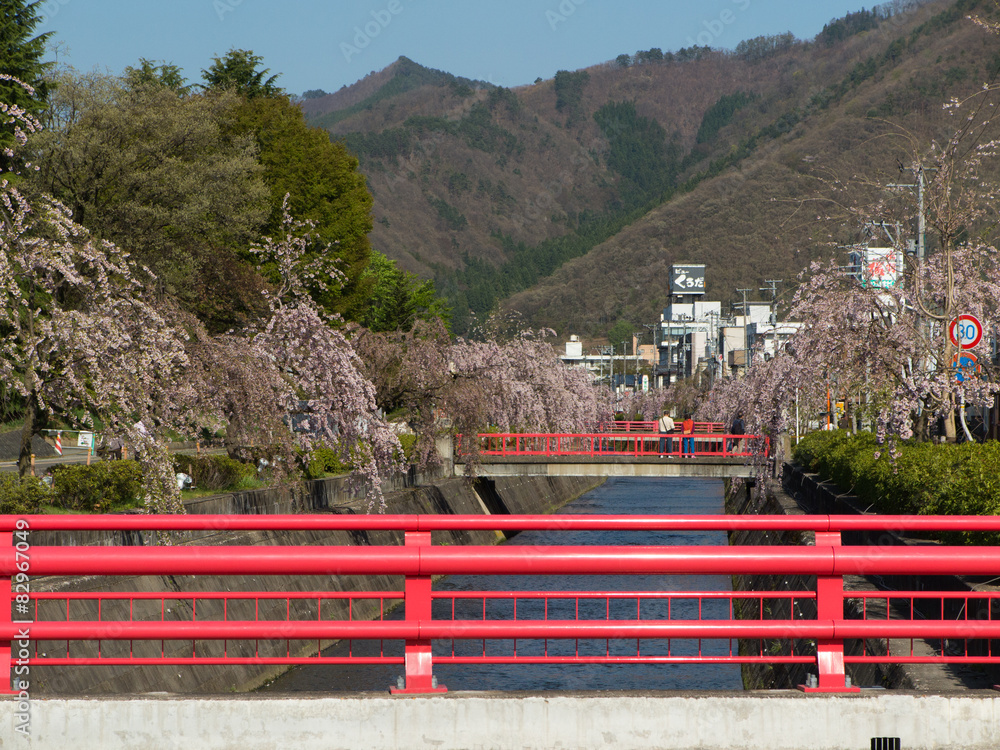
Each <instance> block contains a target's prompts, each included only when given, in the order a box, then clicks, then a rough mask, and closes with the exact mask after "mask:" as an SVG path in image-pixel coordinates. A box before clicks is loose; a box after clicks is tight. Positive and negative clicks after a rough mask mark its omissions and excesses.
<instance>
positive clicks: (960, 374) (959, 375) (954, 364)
mask: <svg viewBox="0 0 1000 750" xmlns="http://www.w3.org/2000/svg"><path fill="white" fill-rule="evenodd" d="M951 369H952V370H954V371H955V379H956V380H957V381H958V382H959V383H964V382H965V379H966V378H974V377H976V376H977V375H978V374H979V372H980V370H982V365H980V364H979V358H978V357H977V356H976V355H975V354H973V353H972V352H958V353H957V354H955V356H953V357H952V358H951Z"/></svg>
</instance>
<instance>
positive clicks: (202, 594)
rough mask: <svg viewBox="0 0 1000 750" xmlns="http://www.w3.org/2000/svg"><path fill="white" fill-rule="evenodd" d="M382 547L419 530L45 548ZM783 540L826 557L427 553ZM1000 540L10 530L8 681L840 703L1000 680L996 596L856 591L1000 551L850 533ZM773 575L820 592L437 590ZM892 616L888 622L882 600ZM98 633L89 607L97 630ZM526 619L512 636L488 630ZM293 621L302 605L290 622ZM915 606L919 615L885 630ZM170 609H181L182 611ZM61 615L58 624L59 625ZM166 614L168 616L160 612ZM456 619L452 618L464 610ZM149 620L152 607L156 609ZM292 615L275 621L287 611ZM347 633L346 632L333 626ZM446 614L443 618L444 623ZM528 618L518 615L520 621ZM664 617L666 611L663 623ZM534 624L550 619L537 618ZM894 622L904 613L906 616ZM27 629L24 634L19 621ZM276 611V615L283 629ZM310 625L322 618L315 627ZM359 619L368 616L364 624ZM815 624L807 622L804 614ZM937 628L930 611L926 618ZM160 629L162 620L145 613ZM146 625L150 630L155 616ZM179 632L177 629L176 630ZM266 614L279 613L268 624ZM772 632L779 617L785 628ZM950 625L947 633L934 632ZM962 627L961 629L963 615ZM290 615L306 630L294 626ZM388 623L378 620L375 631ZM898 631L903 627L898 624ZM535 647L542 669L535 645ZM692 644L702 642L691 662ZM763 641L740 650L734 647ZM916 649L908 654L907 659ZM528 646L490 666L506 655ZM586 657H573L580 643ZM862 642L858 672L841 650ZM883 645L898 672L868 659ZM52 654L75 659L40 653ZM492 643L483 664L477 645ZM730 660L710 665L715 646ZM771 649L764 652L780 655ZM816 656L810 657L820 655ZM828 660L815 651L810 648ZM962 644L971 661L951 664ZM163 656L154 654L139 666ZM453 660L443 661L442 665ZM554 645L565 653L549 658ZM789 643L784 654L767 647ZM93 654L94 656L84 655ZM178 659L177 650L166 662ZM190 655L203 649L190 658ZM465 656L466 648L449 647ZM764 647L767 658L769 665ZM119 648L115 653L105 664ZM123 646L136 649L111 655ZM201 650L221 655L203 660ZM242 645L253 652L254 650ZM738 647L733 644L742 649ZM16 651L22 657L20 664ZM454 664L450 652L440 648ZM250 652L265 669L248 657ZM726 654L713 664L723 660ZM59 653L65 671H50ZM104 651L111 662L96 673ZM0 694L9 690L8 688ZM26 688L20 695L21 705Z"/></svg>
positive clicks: (656, 524)
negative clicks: (515, 541) (54, 676)
mask: <svg viewBox="0 0 1000 750" xmlns="http://www.w3.org/2000/svg"><path fill="white" fill-rule="evenodd" d="M227 528H228V529H314V530H324V529H326V530H329V529H344V530H356V529H369V530H376V529H382V530H396V531H405V545H404V546H398V545H383V546H359V547H354V546H306V547H299V546H296V547H288V546H254V547H244V546H232V547H211V546H196V545H183V546H176V547H58V546H41V545H33V544H30V531H31V530H42V529H46V530H50V531H58V530H72V529H77V530H78V529H104V530H123V529H133V530H134V529H142V530H147V529H148V530H199V529H227ZM531 528H534V529H552V530H583V529H590V530H599V529H631V530H640V529H644V530H649V529H664V530H666V529H673V530H684V529H689V530H695V529H730V530H733V529H774V530H779V531H780V530H790V529H799V530H807V529H808V530H813V531H815V532H816V545H815V546H801V547H795V546H766V545H760V546H724V547H723V546H697V547H674V546H611V547H609V546H580V545H575V546H562V545H555V546H511V547H504V546H501V547H492V546H467V547H452V546H431V530H471V529H503V530H514V529H531ZM840 529H843V530H847V529H853V530H862V529H867V530H904V529H911V530H921V531H928V530H941V531H944V530H957V529H961V530H965V531H997V530H1000V518H998V517H995V516H989V517H979V516H972V517H969V516H963V517H931V516H920V517H914V516H883V517H872V518H868V517H855V516H799V517H783V516H782V517H773V518H772V517H761V516H757V517H729V516H636V517H602V516H559V515H555V516H501V517H479V516H422V515H417V516H414V515H403V516H338V515H320V516H251V517H247V516H239V517H233V516H26V517H16V516H0V593H2V594H3V597H0V598H6V600H7V601H5V602H0V658H2V659H3V661H2V663H0V674H2V673H4V672H6V675H7V679H6V681H4V682H0V684H2V685H5V686H6V685H11V684H12V683H11V681H10V677H11V674H12V667H13V665H14V664H15V663H16V664H17V665H27V666H33V665H98V664H105V665H107V664H131V665H137V664H294V663H331V664H336V663H346V662H363V663H392V664H403V665H404V667H405V674H406V687H405V688H404V689H403V692H429V691H434V690H442V689H443V688H441V687H438V686H436V683H435V680H434V676H433V665H434V664H435V663H454V664H464V663H472V662H480V663H484V662H485V663H516V662H522V663H560V664H563V663H565V664H569V663H577V664H579V663H639V662H643V663H682V662H684V663H731V664H742V663H801V664H813V665H815V666H816V667H817V670H818V673H819V681H818V682H819V684H818V686H817V687H815V688H807V689H808V690H819V691H827V692H829V691H844V690H848V689H849V688H848V687H847V686H846V683H845V671H844V666H845V664H850V663H910V662H957V663H983V662H985V663H998V662H1000V655H994V654H993V653H992V650H991V649H992V648H993V643H992V642H991V639H1000V618H994V617H993V611H994V609H996V608H997V606H998V605H1000V601H998V600H1000V592H980V591H973V592H956V591H895V592H884V591H863V592H850V591H849V592H845V591H844V589H843V576H845V575H895V574H906V575H909V574H928V575H959V574H963V575H988V576H996V575H998V574H1000V548H997V547H990V546H979V547H971V546H970V547H952V546H938V545H932V546H912V547H908V546H890V547H881V546H879V547H871V546H847V547H844V546H841V545H840V534H839V530H840ZM637 573H643V574H649V573H653V574H678V575H690V574H727V575H729V574H777V575H800V576H801V575H809V576H813V575H814V576H816V581H817V583H816V589H815V590H805V591H783V592H772V591H763V592H739V591H737V592H719V591H716V592H704V591H701V592H699V591H677V592H663V591H628V592H610V591H547V592H545V591H500V592H485V591H479V592H440V591H434V590H433V588H432V585H431V581H432V579H433V577H434V576H438V575H451V574H486V575H493V574H504V575H521V574H526V575H559V576H565V575H593V574H637ZM331 574H338V575H349V574H371V575H376V574H392V575H398V576H402V580H403V584H404V585H403V589H402V590H398V589H393V590H386V591H358V592H349V591H337V592H333V591H306V592H302V591H297V592H283V591H270V592H269V591H192V592H177V591H173V590H171V591H162V592H148V591H147V592H125V593H123V592H101V591H87V592H67V593H56V592H39V593H30V592H29V588H30V586H31V584H32V582H33V578H32V577H34V576H40V575H86V576H114V575H201V576H205V575H215V576H225V575H241V576H242V575H295V576H299V575H322V576H328V575H331ZM847 600H857V601H860V602H862V605H861V606H862V612H861V615H860V617H856V618H852V617H847V616H845V613H844V607H845V601H847ZM873 600H878V601H880V602H884V603H885V613H886V614H875V613H874V611H873V610H875V609H877V608H876V607H874V606H873V604H872V601H873ZM71 601H72V602H76V603H77V604H75V605H74V607H73V611H74V612H75V613H76V614H75V615H74V616H76V617H85V612H84V610H85V608H84V609H80V608H79V607H81V606H83V605H86V604H88V603H90V604H91V605H93V606H94V607H96V613H97V614H96V617H92V618H90V619H80V620H73V621H70V620H69V613H70V611H71V610H70V606H69V603H70V602H71ZM399 601H402V602H403V603H404V609H405V615H404V619H402V620H399V621H390V620H387V619H385V617H386V612H387V610H388V609H389V608H390V606H391V605H392V604H393V603H396V602H399ZM504 601H506V602H512V604H513V607H514V617H513V619H509V618H507V619H501V618H500V617H499V616H498V615H496V613H493V612H492V608H493V607H494V605H496V604H498V603H500V602H504ZM293 602H294V604H295V606H294V607H293ZM894 602H895V603H896V604H898V603H900V602H903V603H905V604H906V607H904V608H903V609H904V610H905V609H906V608H908V609H909V614H908V616H905V615H906V612H905V611H904V612H903V615H904V616H902V617H900V616H899V613H894V614H893V615H892V618H893V619H887V618H888V614H887V613H888V612H889V611H890V609H892V608H893V607H894V606H895V605H894ZM168 603H169V606H168ZM55 604H58V605H59V606H58V611H59V612H62V613H63V614H62V615H59V616H58V617H56V616H54V614H53V613H54V611H55V609H56V608H55V607H54V606H53V605H55ZM157 604H158V605H159V606H158V607H157V606H156V605H157ZM449 604H450V610H449ZM149 605H152V610H150V608H149ZM275 607H276V608H277V610H274V608H275ZM335 607H339V609H338V610H337V614H339V616H336V617H333V618H332V619H331V608H335ZM442 607H443V608H444V609H442ZM518 607H520V614H518V612H519V610H518ZM664 607H665V610H664ZM533 608H534V609H533ZM897 608H898V607H897ZM12 609H13V610H14V611H16V612H17V613H18V616H19V617H21V618H22V621H14V620H12V619H10V616H9V615H7V616H6V617H5V616H4V615H5V613H10V612H11V611H12ZM272 610H274V611H272ZM302 610H308V612H306V613H305V615H303V614H302ZM361 610H366V611H365V612H362V611H361ZM803 610H808V611H805V612H804V611H803ZM921 610H926V611H921ZM150 611H152V612H153V614H152V616H150V614H149V612H150ZM275 611H276V612H279V613H280V616H279V617H277V618H276V617H274V616H273V615H274V612H275ZM143 612H145V614H142V613H143ZM168 612H169V613H170V614H169V615H168V614H167V613H168ZM262 612H270V613H271V614H269V615H265V614H262ZM769 613H770V614H769ZM935 613H936V614H935ZM955 613H957V615H956V616H954V617H953V615H954V614H955ZM293 615H294V616H293ZM372 615H374V616H375V618H376V619H375V620H369V619H361V618H367V617H370V616H372ZM897 618H899V619H897ZM918 638H926V639H950V640H951V646H952V648H950V649H949V650H948V651H947V652H946V651H945V649H944V645H943V643H942V645H941V648H940V653H935V654H933V655H924V654H921V653H918V651H916V650H914V648H913V643H912V640H913V639H918ZM336 639H352V640H377V641H402V642H403V644H404V645H403V646H402V647H401V649H402V650H401V652H398V653H389V651H391V649H386V648H385V647H384V646H383V648H382V649H381V650H380V655H379V656H365V657H359V656H358V657H356V656H346V657H345V656H324V655H323V654H322V651H321V649H320V648H319V646H320V645H321V643H320V642H322V641H330V640H336ZM525 639H528V641H529V642H530V641H531V640H536V639H537V640H539V641H540V642H543V643H544V644H545V646H544V649H543V651H541V652H536V653H531V652H530V650H528V649H526V648H524V647H523V641H524V640H525ZM592 639H597V640H600V641H602V642H610V641H611V640H614V641H615V642H616V644H620V643H624V642H625V641H626V640H627V639H631V640H632V641H633V642H635V641H636V639H638V640H640V641H641V640H655V639H659V640H658V641H657V642H659V641H662V640H665V641H666V648H665V650H661V651H659V652H657V651H656V650H655V649H652V648H650V647H648V646H647V645H646V644H644V645H643V647H642V648H641V649H640V648H639V644H638V643H635V652H634V653H632V654H628V653H621V652H620V651H619V650H618V649H617V648H616V649H615V650H612V649H609V648H605V647H603V646H602V648H601V649H597V651H595V652H594V653H589V652H587V651H586V649H581V648H580V646H579V644H578V643H577V642H578V641H583V642H588V641H589V640H592ZM677 639H695V640H697V641H698V644H699V645H698V648H697V650H696V651H685V650H684V648H682V647H681V646H680V645H679V644H675V643H674V641H675V640H677ZM738 639H743V640H744V643H746V642H747V641H750V642H752V643H751V644H750V647H749V648H747V647H745V648H744V649H743V650H742V651H741V650H740V649H739V648H734V643H735V642H736V641H737V640H738ZM890 639H910V640H911V643H910V647H909V650H908V652H903V653H891V651H892V649H893V648H896V643H892V644H891V643H890ZM301 640H312V641H317V653H316V655H315V656H308V655H306V656H302V655H297V654H293V653H292V650H291V645H290V644H291V643H292V642H293V641H301ZM497 640H501V641H515V642H516V643H518V644H519V646H520V647H521V651H520V652H518V650H517V648H515V652H514V654H513V655H512V654H511V653H509V652H501V653H493V652H490V651H489V649H488V648H487V644H488V643H493V642H494V641H497ZM567 640H568V641H570V642H571V643H577V645H576V646H574V647H573V648H571V649H570V650H569V651H568V652H564V651H560V649H559V647H558V644H559V643H562V642H564V641H567ZM853 640H857V641H859V642H860V643H861V644H862V645H861V646H860V653H855V652H851V651H850V650H847V651H845V642H850V641H853ZM872 640H877V641H879V642H884V644H885V648H884V653H881V652H879V653H876V652H871V651H870V650H869V646H868V643H869V642H871V641H872ZM39 641H65V642H66V648H65V649H64V650H63V649H59V651H60V653H58V654H57V653H55V651H56V649H53V648H52V647H51V644H50V646H49V647H48V649H47V652H46V653H45V654H41V653H39V650H38V648H37V645H36V644H37V642H39ZM470 641H475V642H476V643H477V644H478V643H481V644H482V646H481V648H480V647H479V646H478V645H477V646H476V648H475V649H474V651H475V653H467V649H466V648H465V646H464V645H463V644H468V642H470ZM703 641H704V642H707V643H708V644H714V645H713V646H712V648H709V647H707V646H706V648H704V649H703V648H702V645H701V644H702V642H703ZM764 641H767V642H768V646H767V648H765V646H764V643H763V642H764ZM807 641H808V642H809V643H807ZM813 641H814V642H815V645H811V642H813ZM955 641H964V642H965V643H964V647H963V648H962V649H961V650H960V651H959V652H957V653H956V652H955V651H954V648H953V647H954V645H955ZM145 642H155V643H156V646H155V653H156V654H157V655H150V654H149V653H145V652H144V651H143V649H142V644H143V643H145ZM432 642H434V643H437V644H438V650H437V651H435V650H434V649H433V648H432ZM550 642H551V643H550ZM775 642H780V644H781V646H780V649H779V651H778V652H772V649H771V645H772V644H773V643H775ZM89 643H96V644H97V648H96V650H95V649H93V648H90V649H89V650H85V649H84V646H85V645H86V644H89ZM167 643H170V644H173V645H171V646H169V647H168V646H166V645H165V644H167ZM185 643H186V644H187V645H186V646H185ZM449 643H450V647H449V646H448V644H449ZM754 643H759V648H758V647H757V646H754V645H753V644H754ZM102 644H103V646H102ZM111 644H120V648H118V647H116V648H115V649H112V648H111ZM205 644H217V648H216V649H215V651H216V652H213V653H204V645H205ZM239 644H250V645H249V647H247V646H245V645H244V646H240V647H239V648H237V645H239ZM727 644H728V645H727ZM12 646H13V650H12ZM442 646H444V647H445V651H444V652H441V650H440V649H441V647H442ZM248 648H249V652H250V653H249V654H248V653H247V649H248ZM713 648H714V649H715V650H714V651H713ZM49 651H51V652H52V655H49V654H48V652H49ZM95 652H96V654H97V655H96V656H94V655H93V654H94V653H95ZM0 679H2V678H0ZM16 688H17V680H16V678H15V681H14V683H13V684H12V689H14V691H15V692H16Z"/></svg>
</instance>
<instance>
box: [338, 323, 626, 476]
mask: <svg viewBox="0 0 1000 750" xmlns="http://www.w3.org/2000/svg"><path fill="white" fill-rule="evenodd" d="M549 334H550V332H547V331H527V330H517V329H514V330H511V329H510V327H509V326H506V325H504V326H493V327H490V328H488V329H486V330H485V331H482V332H480V336H479V338H478V339H476V340H471V339H458V340H456V341H454V342H452V341H451V340H450V339H449V337H448V335H447V332H446V331H445V330H444V328H443V326H442V325H440V323H434V322H428V323H423V324H418V325H417V326H415V327H414V330H413V331H412V332H409V333H403V332H396V333H372V332H370V331H363V332H360V333H359V334H358V335H357V336H356V337H355V341H356V345H357V347H358V350H359V352H360V353H361V356H362V359H363V361H364V363H365V372H366V373H367V374H368V375H369V377H371V378H372V380H373V381H374V382H375V384H376V392H377V394H378V401H379V405H380V406H381V407H382V408H384V409H386V410H389V411H397V412H401V413H403V414H405V417H406V419H407V421H408V422H409V423H410V425H411V426H412V427H413V428H414V429H415V431H416V432H417V435H418V444H417V446H418V454H419V456H420V460H421V462H423V463H426V462H428V461H433V451H432V446H433V439H434V438H435V437H437V436H440V435H442V434H452V435H458V434H461V435H474V434H477V433H480V432H484V431H486V430H500V431H529V432H574V431H585V430H592V429H594V428H595V427H597V425H599V424H600V423H602V422H606V421H607V420H608V419H610V417H611V408H610V406H611V405H610V399H609V398H608V392H607V391H606V390H605V389H599V388H595V387H594V386H593V384H592V382H591V380H592V378H591V376H590V374H589V373H587V372H586V371H585V370H580V369H573V368H569V367H566V366H565V365H564V364H563V363H562V362H561V361H560V360H559V357H558V355H557V353H556V350H555V349H554V348H553V347H552V345H551V344H550V343H549V341H548V337H549ZM468 445H469V444H468V443H467V444H466V447H468Z"/></svg>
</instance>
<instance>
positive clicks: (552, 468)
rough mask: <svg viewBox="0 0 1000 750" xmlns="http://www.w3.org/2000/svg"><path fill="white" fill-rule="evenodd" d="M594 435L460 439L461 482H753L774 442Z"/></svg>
mask: <svg viewBox="0 0 1000 750" xmlns="http://www.w3.org/2000/svg"><path fill="white" fill-rule="evenodd" d="M606 427H607V429H604V430H602V431H599V432H592V433H512V432H490V433H481V434H479V435H476V436H475V438H474V439H473V440H471V441H470V440H468V439H467V438H465V436H461V435H460V436H459V437H458V439H457V440H456V444H455V457H454V465H455V475H456V476H462V475H464V474H466V473H469V471H474V473H475V474H476V475H478V476H487V477H497V476H538V475H541V476H563V477H569V476H574V477H578V476H599V477H608V476H618V477H680V476H683V477H717V478H735V477H750V476H753V475H754V474H755V473H760V470H761V468H762V466H763V465H766V464H767V462H768V461H769V459H770V447H771V446H770V439H769V438H767V437H766V436H761V435H733V434H727V433H726V432H725V431H724V430H723V428H722V425H720V424H716V423H710V422H698V423H696V424H695V428H694V432H693V433H692V434H690V435H684V434H682V433H681V432H680V431H679V430H678V431H675V432H673V433H667V434H662V435H661V434H658V433H657V432H656V423H655V422H615V423H614V424H613V425H607V426H606Z"/></svg>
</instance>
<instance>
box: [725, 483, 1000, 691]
mask: <svg viewBox="0 0 1000 750" xmlns="http://www.w3.org/2000/svg"><path fill="white" fill-rule="evenodd" d="M866 511H867V509H866V508H864V507H862V506H861V504H860V503H859V502H858V500H857V498H855V497H854V496H852V495H849V494H846V493H842V492H840V491H839V490H838V488H837V487H836V486H835V485H833V484H831V483H829V482H823V481H822V480H821V479H820V478H819V477H818V476H816V475H813V474H809V473H807V472H805V471H803V470H802V469H801V468H800V467H798V466H795V465H791V464H785V466H784V471H783V473H782V482H781V484H780V485H777V484H771V485H769V486H768V487H767V491H766V492H765V493H761V492H758V491H756V489H755V488H751V487H748V486H747V484H746V483H741V482H733V483H731V484H730V485H729V486H728V488H727V493H726V512H727V513H730V514H743V515H804V514H810V515H816V514H818V515H857V514H864V513H865V512H866ZM729 541H730V544H734V545H736V544H748V545H757V544H805V545H811V544H815V534H813V532H796V531H788V532H755V531H741V532H733V533H731V534H730V539H729ZM842 543H843V544H845V545H852V544H864V545H871V546H875V547H886V546H894V545H914V544H916V545H926V544H936V543H937V542H935V541H933V540H927V539H917V538H912V537H908V536H906V535H904V534H903V533H902V531H899V532H893V531H864V532H844V533H843V534H842ZM733 588H734V590H739V591H815V589H816V578H815V576H733ZM996 588H997V587H995V586H991V585H989V584H987V583H984V582H982V581H977V580H973V579H967V578H961V577H957V576H926V575H899V576H880V577H878V578H877V579H874V578H866V577H862V576H845V578H844V590H845V591H876V590H878V591H885V592H886V593H890V592H892V591H924V590H931V591H974V590H996ZM942 604H943V606H944V614H943V616H944V618H946V619H957V618H965V617H968V618H969V619H984V620H985V619H988V618H989V617H990V613H989V611H988V608H987V605H986V604H985V603H984V604H983V606H982V607H979V608H977V609H976V610H975V611H970V612H968V613H966V612H965V611H964V609H963V604H962V602H961V601H955V602H950V601H948V600H946V601H945V602H943V603H942V602H941V601H940V600H933V601H931V600H925V601H920V600H917V601H915V603H914V606H915V609H916V616H917V617H926V618H929V619H940V618H941V617H942V610H941V606H942ZM795 606H796V616H802V617H814V616H815V612H816V608H815V603H814V602H810V601H798V600H797V601H796V603H795ZM861 606H862V605H861V600H860V599H848V600H847V602H846V604H845V612H844V614H845V617H847V618H849V619H855V618H856V619H861V617H862V609H861ZM891 606H893V607H901V608H902V609H901V610H900V611H898V612H897V611H893V612H892V616H893V617H903V618H907V617H909V616H910V614H909V612H908V608H909V600H901V599H897V600H896V601H894V602H892V604H891ZM747 607H748V609H747V611H746V613H745V616H746V617H748V618H758V617H759V616H760V615H759V614H758V613H757V612H756V611H750V608H749V605H747ZM886 607H887V602H886V600H885V599H875V600H869V603H868V605H867V608H868V618H869V619H877V618H885V617H886V616H887V613H886ZM902 610H907V611H902ZM790 616H791V613H790V603H789V602H787V600H786V601H780V600H775V601H774V602H772V603H770V605H769V606H768V607H767V608H766V609H765V613H764V617H765V618H767V619H785V618H788V617H790ZM992 616H993V619H996V618H997V617H998V616H1000V615H998V611H997V610H996V609H994V612H993V614H992ZM998 645H1000V644H997V643H995V642H994V643H993V651H992V653H998V651H997V649H998ZM961 646H962V648H965V647H966V644H964V643H963V644H961ZM763 647H764V648H765V649H766V650H768V649H770V650H772V653H779V652H780V653H787V648H785V650H783V651H782V650H780V649H781V644H778V643H773V644H763ZM967 647H968V648H969V650H970V653H977V652H979V651H983V652H985V650H986V649H987V648H988V647H989V644H988V643H987V642H986V641H969V642H968V644H967ZM740 648H741V652H743V651H744V650H747V651H749V652H752V653H758V652H759V650H760V648H761V644H760V643H759V642H741V644H740ZM891 648H892V652H893V653H908V652H909V650H910V648H911V643H910V641H909V640H900V641H896V640H894V641H892V643H891ZM912 648H913V649H914V652H915V653H916V654H918V655H929V654H931V653H933V652H935V650H936V649H939V648H940V643H938V642H933V643H931V642H925V641H915V642H914V643H913V644H912ZM862 650H865V651H866V652H867V653H869V654H884V653H885V642H884V641H877V640H876V641H872V640H868V641H865V642H862V641H853V642H848V644H847V645H846V646H845V651H846V653H848V654H859V653H862ZM815 671H816V667H815V665H795V664H774V665H766V664H765V665H756V664H754V665H745V666H744V668H743V682H744V687H746V688H747V689H782V688H789V687H794V686H795V685H799V684H803V683H804V682H805V678H806V675H807V674H808V673H815ZM847 672H848V674H849V675H850V676H851V679H852V681H853V682H854V684H856V685H862V686H882V687H886V688H903V689H919V690H954V689H964V688H981V687H982V688H986V687H990V686H991V685H992V684H994V683H995V682H996V681H997V680H996V677H997V675H995V674H991V673H990V671H989V670H985V669H983V668H980V667H975V666H971V667H968V666H966V667H961V666H954V665H935V664H931V665H913V664H904V665H858V664H854V665H848V667H847Z"/></svg>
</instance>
